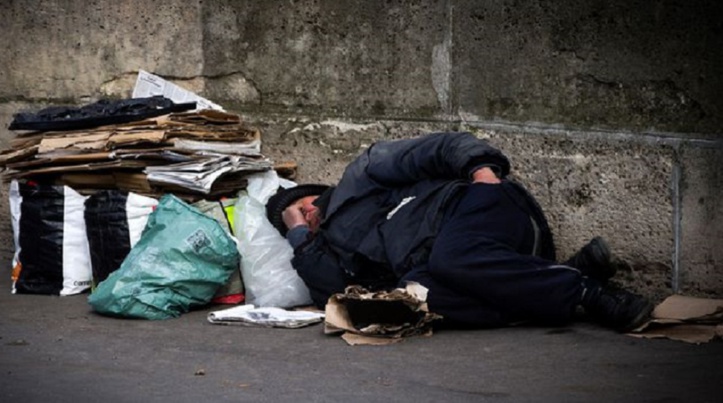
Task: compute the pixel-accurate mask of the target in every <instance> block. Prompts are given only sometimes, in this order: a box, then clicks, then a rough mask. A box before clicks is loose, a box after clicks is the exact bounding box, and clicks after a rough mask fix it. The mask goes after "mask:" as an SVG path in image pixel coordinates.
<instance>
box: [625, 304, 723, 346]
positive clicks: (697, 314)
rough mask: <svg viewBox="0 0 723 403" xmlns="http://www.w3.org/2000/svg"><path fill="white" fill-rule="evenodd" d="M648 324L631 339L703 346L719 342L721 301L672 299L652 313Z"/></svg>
mask: <svg viewBox="0 0 723 403" xmlns="http://www.w3.org/2000/svg"><path fill="white" fill-rule="evenodd" d="M651 316H652V317H653V319H652V320H650V321H649V322H647V323H646V324H644V325H643V326H641V327H640V328H638V329H636V330H635V331H634V332H633V333H631V336H635V337H644V338H667V339H671V340H678V341H684V342H686V343H695V344H700V343H707V342H709V341H711V340H713V339H714V338H716V337H721V338H723V300H721V299H706V298H695V297H686V296H682V295H673V296H670V297H668V298H666V299H665V300H664V301H663V302H661V303H660V304H659V305H658V306H656V307H655V310H654V311H653V313H652V315H651Z"/></svg>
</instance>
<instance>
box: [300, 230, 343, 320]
mask: <svg viewBox="0 0 723 403" xmlns="http://www.w3.org/2000/svg"><path fill="white" fill-rule="evenodd" d="M324 242H325V241H324V237H323V236H320V235H317V236H315V237H314V238H313V239H311V240H310V241H309V242H307V243H305V244H302V245H301V246H299V247H297V248H296V249H295V250H294V257H293V259H291V265H292V266H293V267H294V269H296V273H297V274H298V275H299V277H301V279H302V280H303V281H304V284H306V287H308V288H309V293H310V295H311V299H312V300H313V301H314V305H316V306H317V307H319V308H322V309H323V308H324V306H325V305H326V302H327V300H328V299H329V297H330V296H331V295H332V294H336V293H340V292H344V289H345V288H346V286H347V279H346V274H345V273H344V269H342V268H341V266H340V265H339V263H338V261H337V259H336V256H335V255H334V254H333V253H331V252H330V251H329V250H328V248H326V247H325V244H324Z"/></svg>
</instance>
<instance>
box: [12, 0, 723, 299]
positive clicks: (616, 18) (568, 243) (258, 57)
mask: <svg viewBox="0 0 723 403" xmlns="http://www.w3.org/2000/svg"><path fill="white" fill-rule="evenodd" d="M2 6H3V16H4V17H6V18H5V19H4V24H3V26H2V27H0V33H1V35H0V50H2V54H3V58H2V59H0V123H2V126H0V144H6V142H7V141H8V140H9V139H10V138H11V136H12V135H13V134H12V133H9V132H8V131H7V130H6V127H7V123H8V122H9V121H10V118H11V114H12V113H15V112H18V111H20V110H22V109H25V108H26V107H29V108H34V109H39V108H40V107H41V106H45V105H48V104H66V103H87V102H90V101H94V100H96V99H98V98H101V97H128V96H129V95H130V93H131V89H132V86H133V83H134V80H135V77H136V73H137V71H138V70H139V69H145V70H148V71H151V72H154V73H156V74H159V75H162V76H164V77H166V78H168V79H171V80H173V81H175V82H176V83H178V84H179V85H181V86H183V87H185V88H188V89H189V90H192V91H195V92H198V93H200V94H201V95H203V96H206V97H208V98H210V99H212V100H214V101H215V102H218V103H220V104H222V105H224V106H226V107H227V108H228V109H230V110H232V111H237V112H240V113H241V114H243V115H244V116H247V117H248V118H249V119H250V120H252V121H253V123H254V124H256V125H258V126H259V127H261V128H262V130H263V131H264V141H265V145H264V148H265V152H266V153H267V154H268V155H269V156H271V157H273V158H274V159H277V160H288V159H291V160H295V161H297V162H298V163H299V164H300V178H299V179H300V180H310V181H322V182H327V183H331V182H334V181H335V180H336V179H338V177H339V176H340V175H341V172H342V169H343V167H344V166H345V164H346V163H347V162H349V161H350V160H351V158H353V156H355V155H356V154H357V153H358V152H359V151H361V150H362V149H363V148H364V147H365V146H366V145H368V144H370V143H371V142H373V141H374V140H378V139H389V138H401V137H408V136H412V135H415V134H419V133H423V132H430V131H446V130H472V131H475V132H476V133H477V134H478V135H480V136H483V137H487V138H489V139H490V141H491V142H493V143H494V144H496V145H499V146H500V147H502V148H503V149H504V150H505V151H506V152H507V153H508V154H509V155H510V156H511V157H512V160H513V164H514V165H515V175H516V176H517V177H518V178H519V179H520V180H521V181H522V182H524V183H525V184H527V185H528V186H529V187H530V188H531V189H532V190H533V192H534V193H535V194H536V195H538V196H539V197H540V200H541V203H542V204H543V206H544V207H545V209H546V210H547V212H548V214H549V216H550V221H551V224H552V227H553V230H554V232H555V236H556V238H557V241H558V246H559V252H560V256H561V257H565V256H567V255H569V254H571V253H572V252H573V251H574V250H575V249H576V248H578V247H579V246H580V245H582V244H583V243H584V242H585V241H586V240H587V239H589V238H590V237H591V236H593V235H597V234H601V235H604V236H605V237H606V238H608V239H609V241H610V243H611V244H612V246H613V249H614V250H615V251H616V253H618V255H619V256H620V257H621V259H622V260H623V261H625V262H626V263H627V264H626V265H624V266H623V270H621V279H623V280H624V281H625V282H627V283H630V284H633V285H635V286H636V287H638V288H641V289H643V290H645V291H646V292H647V293H648V294H649V295H652V296H659V295H664V294H666V293H669V292H671V291H675V292H678V291H681V292H686V293H693V294H700V295H718V296H723V279H722V278H723V256H722V255H721V252H720V247H719V245H720V244H721V242H723V232H721V230H720V229H719V228H723V212H722V211H721V207H720V206H721V204H720V202H719V200H720V196H721V190H720V189H721V178H720V172H721V169H720V163H719V162H718V161H721V159H722V158H723V155H721V154H722V153H723V151H722V150H723V144H722V143H721V133H722V132H721V127H723V97H720V95H719V94H720V93H721V90H722V89H723V76H721V74H720V72H721V71H723V46H721V44H722V43H723V27H722V24H723V22H721V21H723V18H721V16H723V3H720V2H718V1H712V0H711V1H701V2H695V4H692V3H689V2H686V1H683V0H669V1H664V2H652V3H651V2H645V1H632V2H630V1H613V2H592V3H591V2H584V3H580V2H574V1H565V2H559V1H558V2H552V1H548V0H535V1H527V2H521V1H515V0H499V1H495V2H474V1H468V0H446V1H439V2H428V1H421V0H417V1H414V0H408V1H405V0H399V1H390V2H381V1H365V2H356V1H350V0H335V1H331V0H316V1H304V2H299V1H283V2H282V1H266V2H258V1H230V0H225V1H213V2H202V1H177V0H164V1H157V2H153V3H148V2H142V1H139V0H125V1H116V2H112V1H107V0H99V1H95V2H87V1H80V0H67V1H60V0H30V1H13V0H6V1H4V2H3V4H2ZM5 192H6V190H5V189H3V190H2V192H0V197H1V198H2V201H1V202H0V209H1V210H0V222H1V223H2V224H0V229H2V230H1V231H0V241H3V246H2V247H1V249H0V259H2V260H3V261H9V255H10V252H11V247H10V246H9V245H10V244H9V242H8V240H9V239H10V238H9V237H10V235H9V232H8V229H9V220H8V219H7V211H8V210H7V208H6V206H5V205H3V204H2V203H6V198H7V197H6V194H5Z"/></svg>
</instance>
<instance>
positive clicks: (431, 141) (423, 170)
mask: <svg viewBox="0 0 723 403" xmlns="http://www.w3.org/2000/svg"><path fill="white" fill-rule="evenodd" d="M480 166H494V167H495V168H496V170H498V171H499V174H500V176H501V177H502V178H503V180H502V183H501V184H484V183H476V184H472V181H471V174H472V173H473V172H474V170H475V169H477V168H478V167H480ZM509 170H510V165H509V161H508V160H507V158H506V157H505V156H504V155H503V154H502V153H501V152H500V151H499V150H497V149H495V148H493V147H491V146H490V145H489V144H488V143H487V142H485V141H484V140H481V139H478V138H476V137H474V136H473V135H471V134H469V133H438V134H431V135H427V136H424V137H419V138H415V139H409V140H398V141H386V142H378V143H376V144H374V145H372V146H371V147H370V148H369V149H368V150H367V151H366V152H365V153H364V154H362V155H361V156H359V157H358V158H357V159H356V160H355V161H354V162H352V163H351V164H350V165H349V166H348V167H347V169H346V170H345V172H344V175H343V177H342V179H341V181H340V182H339V184H338V186H337V187H336V188H332V189H330V190H329V191H328V192H330V194H326V195H324V197H322V199H327V198H328V205H327V206H326V208H324V209H322V212H323V221H322V223H321V227H320V229H319V231H318V232H317V233H316V234H314V235H311V234H309V235H310V236H308V237H305V238H302V241H298V239H299V237H298V233H297V234H295V235H294V234H292V233H293V232H294V231H291V232H290V233H289V239H290V240H291V241H292V244H293V246H294V247H295V256H294V259H293V261H292V264H293V266H294V268H295V269H296V270H297V272H298V273H299V276H301V278H302V279H303V280H304V282H305V283H306V285H307V286H308V287H309V289H310V291H311V296H312V298H313V300H314V302H315V303H316V304H317V305H318V306H323V305H324V304H325V303H326V301H327V299H328V298H329V296H330V295H332V294H334V293H338V292H343V290H344V288H345V287H346V286H347V285H350V284H359V285H362V286H365V287H368V288H371V289H381V288H393V287H397V286H404V285H405V284H406V282H407V281H416V282H418V283H420V284H422V285H424V286H425V287H427V288H428V289H429V295H428V298H427V301H428V302H429V309H430V311H431V312H434V313H438V314H441V315H443V316H444V317H445V321H446V323H448V324H453V325H465V326H474V327H480V326H498V325H503V324H507V323H511V322H516V321H537V322H545V323H551V322H556V323H559V322H564V321H566V320H567V319H569V317H570V315H571V314H572V312H573V311H574V308H575V306H576V305H577V304H578V303H579V301H580V297H581V293H582V286H581V275H580V272H579V271H577V270H576V269H573V268H570V267H567V266H562V265H558V264H556V263H555V249H554V244H553V240H552V235H551V233H550V229H549V227H548V225H547V221H546V220H545V217H544V215H543V213H542V211H541V209H540V208H539V205H538V204H537V202H536V201H535V200H534V199H533V198H532V196H530V194H529V193H528V192H527V191H526V190H525V189H524V188H523V187H522V186H520V185H519V184H517V183H515V182H513V181H510V180H507V179H504V177H505V176H506V175H507V174H508V173H509Z"/></svg>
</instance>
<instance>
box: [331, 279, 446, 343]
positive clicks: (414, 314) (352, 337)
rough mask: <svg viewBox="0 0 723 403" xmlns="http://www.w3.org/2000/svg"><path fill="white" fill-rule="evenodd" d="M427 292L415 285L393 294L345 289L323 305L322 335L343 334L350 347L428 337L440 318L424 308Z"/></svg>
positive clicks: (410, 283)
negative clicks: (324, 309)
mask: <svg viewBox="0 0 723 403" xmlns="http://www.w3.org/2000/svg"><path fill="white" fill-rule="evenodd" d="M426 300H427V289H426V288H425V287H424V286H422V285H420V284H418V283H414V282H409V283H408V284H407V286H406V287H405V288H397V289H395V290H392V291H380V292H370V291H367V290H366V289H364V288H363V287H360V286H350V287H347V288H346V290H345V292H344V293H343V294H334V295H332V296H331V298H329V301H328V302H327V304H326V318H325V322H324V325H325V326H324V333H326V334H337V333H343V334H342V339H344V341H346V342H347V343H348V344H350V345H358V344H373V345H385V344H391V343H396V342H399V341H402V340H403V339H404V338H405V337H409V336H416V335H425V336H431V334H432V322H433V321H434V320H437V319H441V318H442V317H441V316H440V315H437V314H434V313H430V312H429V311H428V309H427V303H426Z"/></svg>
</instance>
